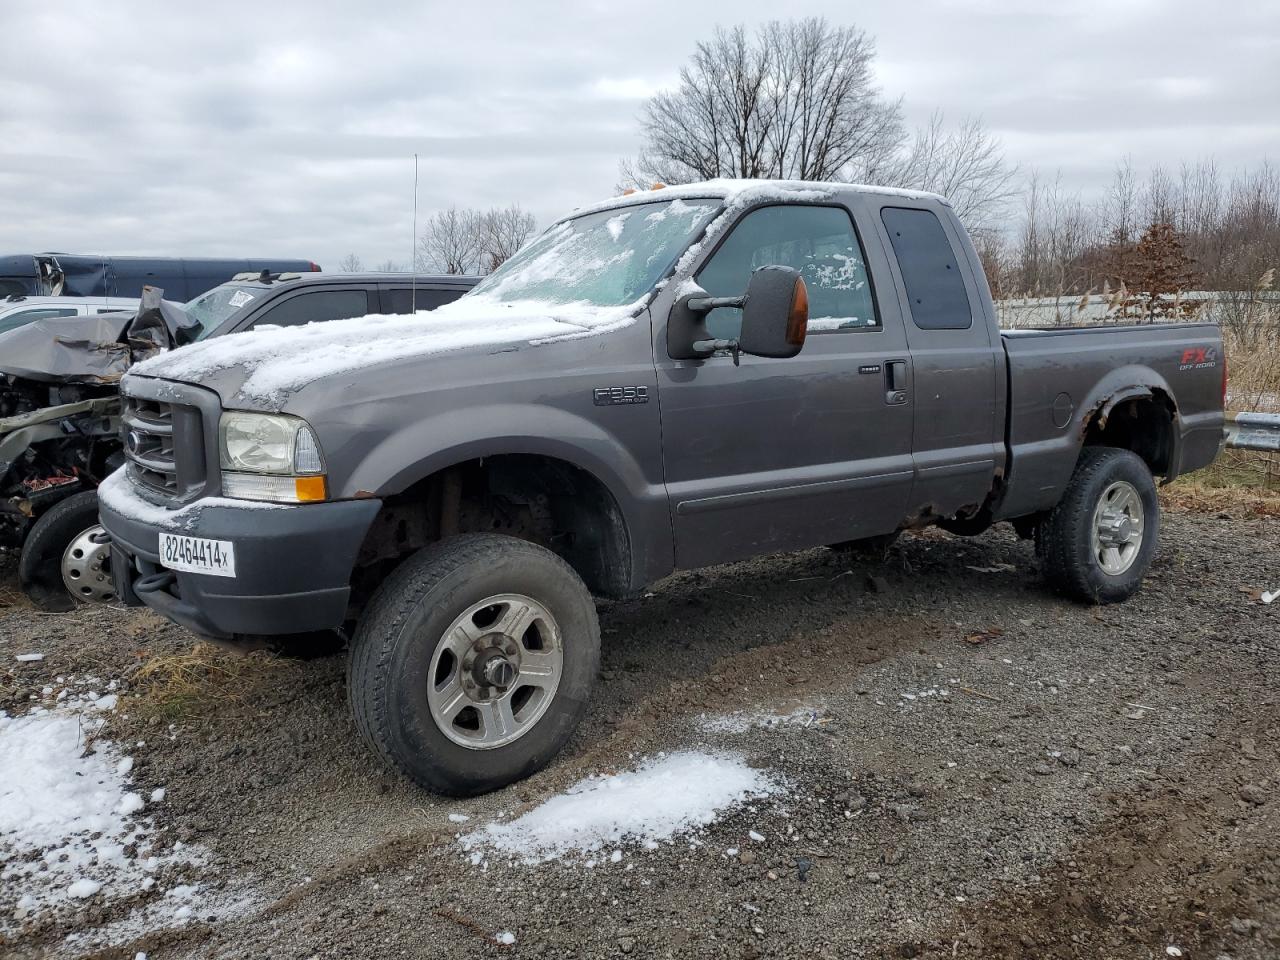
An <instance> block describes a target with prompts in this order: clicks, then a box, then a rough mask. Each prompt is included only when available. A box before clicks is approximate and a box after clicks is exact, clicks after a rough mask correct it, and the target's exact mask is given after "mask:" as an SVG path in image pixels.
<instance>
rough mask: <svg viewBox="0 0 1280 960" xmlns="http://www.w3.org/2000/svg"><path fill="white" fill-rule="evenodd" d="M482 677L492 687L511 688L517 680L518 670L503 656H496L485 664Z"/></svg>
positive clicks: (481, 672)
mask: <svg viewBox="0 0 1280 960" xmlns="http://www.w3.org/2000/svg"><path fill="white" fill-rule="evenodd" d="M480 675H481V676H482V677H483V678H484V682H485V683H487V684H489V686H492V687H503V688H506V687H509V686H511V683H512V681H514V680H515V678H516V668H515V666H514V665H513V664H512V663H511V661H510V660H508V659H507V658H506V657H504V656H503V655H502V654H500V653H499V654H495V655H494V656H492V657H490V658H489V659H488V660H486V661H485V662H484V666H483V667H482V668H481V671H480Z"/></svg>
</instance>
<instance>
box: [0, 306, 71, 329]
mask: <svg viewBox="0 0 1280 960" xmlns="http://www.w3.org/2000/svg"><path fill="white" fill-rule="evenodd" d="M75 315H76V311H75V310H74V309H68V308H65V307H46V308H44V309H39V310H19V311H18V312H17V313H11V314H9V316H7V317H0V331H5V330H16V329H17V328H18V327H21V326H24V325H25V324H28V323H31V322H32V321H35V320H47V319H49V318H50V317H74V316H75Z"/></svg>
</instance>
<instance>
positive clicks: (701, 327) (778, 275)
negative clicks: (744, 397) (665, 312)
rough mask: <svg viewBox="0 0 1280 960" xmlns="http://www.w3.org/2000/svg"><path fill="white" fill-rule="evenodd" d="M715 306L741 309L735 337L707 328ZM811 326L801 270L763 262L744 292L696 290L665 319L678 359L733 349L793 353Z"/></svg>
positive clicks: (669, 343)
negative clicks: (719, 293)
mask: <svg viewBox="0 0 1280 960" xmlns="http://www.w3.org/2000/svg"><path fill="white" fill-rule="evenodd" d="M717 307H733V308H738V309H741V310H742V330H741V332H740V333H739V335H738V339H736V340H717V339H715V338H713V337H711V336H710V335H709V334H708V333H707V326H706V316H707V314H708V313H710V312H711V311H712V310H715V309H716V308H717ZM808 327H809V292H808V290H806V289H805V285H804V279H803V278H802V277H801V276H800V272H799V271H798V270H795V269H793V268H791V267H780V266H769V267H759V268H757V269H756V270H755V271H753V272H752V274H751V280H750V282H749V283H748V284H747V292H746V293H745V294H743V295H742V296H740V297H712V296H708V295H707V293H706V292H705V291H702V290H694V291H692V292H690V293H687V294H685V295H684V296H683V297H681V298H680V299H679V300H677V301H676V304H675V306H674V307H673V308H672V311H671V317H670V320H669V321H668V323H667V347H668V352H669V353H670V355H671V356H672V357H673V358H675V359H681V360H693V359H698V358H701V357H709V356H711V355H712V354H713V353H715V352H716V351H717V350H730V351H732V353H733V362H734V363H737V362H738V356H739V354H741V353H747V354H751V355H752V356H756V357H794V356H795V355H796V354H797V353H799V352H800V348H801V347H803V346H804V339H805V334H806V333H807V332H808Z"/></svg>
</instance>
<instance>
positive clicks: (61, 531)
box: [18, 490, 98, 613]
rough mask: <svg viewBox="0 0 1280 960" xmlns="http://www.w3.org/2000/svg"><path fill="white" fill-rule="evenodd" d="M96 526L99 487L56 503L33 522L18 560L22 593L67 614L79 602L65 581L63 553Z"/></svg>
mask: <svg viewBox="0 0 1280 960" xmlns="http://www.w3.org/2000/svg"><path fill="white" fill-rule="evenodd" d="M97 525H98V492H97V491H96V490H85V491H82V492H81V493H77V494H73V495H72V496H70V497H67V499H65V500H63V501H61V502H60V503H56V504H54V505H53V506H52V507H50V508H49V510H48V511H46V512H45V513H43V514H41V515H40V517H39V518H38V519H37V520H36V522H35V523H34V524H33V525H32V527H31V532H30V533H29V534H28V535H27V540H26V543H24V544H23V545H22V556H21V558H20V559H19V560H18V579H19V580H20V581H21V582H22V590H23V592H24V593H25V594H26V595H27V596H28V597H29V598H30V599H31V602H32V603H34V604H35V605H36V606H37V607H39V608H40V609H41V610H47V611H49V612H52V613H65V612H66V611H68V610H74V609H75V607H76V604H77V603H79V602H80V601H79V600H78V599H76V598H75V597H73V596H72V595H71V594H70V593H68V592H67V587H66V584H65V583H63V582H62V555H63V554H64V553H65V552H66V550H67V547H68V546H70V545H71V541H72V540H74V539H75V538H76V537H78V536H80V534H82V533H84V532H85V531H86V530H88V529H89V528H90V527H95V526H97Z"/></svg>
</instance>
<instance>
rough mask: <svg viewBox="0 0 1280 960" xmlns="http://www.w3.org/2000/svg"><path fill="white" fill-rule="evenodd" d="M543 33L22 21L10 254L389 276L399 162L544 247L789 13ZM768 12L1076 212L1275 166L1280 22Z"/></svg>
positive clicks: (1217, 14) (1017, 11)
mask: <svg viewBox="0 0 1280 960" xmlns="http://www.w3.org/2000/svg"><path fill="white" fill-rule="evenodd" d="M549 11H550V8H545V7H540V6H538V5H528V4H517V3H514V2H511V0H500V2H498V3H495V4H490V5H489V6H487V7H485V8H484V9H483V11H480V10H478V9H477V8H475V7H469V6H466V5H453V6H447V5H439V4H431V5H424V4H419V3H413V2H410V0H399V2H389V3H387V4H385V5H383V6H382V7H379V8H378V11H377V14H376V15H374V14H372V13H370V12H369V11H368V9H367V8H363V7H359V6H353V5H351V4H347V3H340V2H337V0H308V2H306V3H285V4H277V5H274V6H272V7H271V8H270V10H269V11H267V10H265V9H264V8H263V7H262V6H261V4H256V3H249V2H247V0H228V2H227V3H224V4H221V5H219V7H218V9H217V12H216V16H215V15H213V14H210V13H209V12H208V11H203V10H197V9H196V8H187V7H183V6H181V5H180V6H177V7H175V6H174V5H172V4H168V3H161V2H159V0H137V2H135V3H133V4H131V5H130V7H129V10H128V12H127V14H126V13H122V12H121V11H120V10H119V9H117V8H115V7H113V6H112V5H109V4H101V3H99V2H96V0H63V2H60V3H57V4H19V5H17V6H16V7H15V8H14V9H12V10H9V11H7V16H6V20H5V36H6V38H7V39H9V41H10V42H9V43H8V44H7V45H6V48H5V56H4V57H3V59H2V60H0V102H3V103H4V105H5V109H4V110H3V111H2V112H0V210H2V211H3V213H2V214H0V252H6V253H7V252H19V251H31V250H45V249H59V250H69V251H78V252H86V253H88V252H104V253H152V254H188V255H198V254H240V255H246V256H272V255H276V256H301V257H307V258H311V259H316V260H319V261H320V262H321V263H322V264H324V265H327V266H330V267H332V266H333V265H334V264H336V262H337V261H338V259H339V258H341V257H342V255H343V254H345V253H347V252H351V251H354V252H356V253H358V254H359V255H360V256H361V257H362V259H363V260H364V262H365V263H367V264H372V263H376V262H378V261H379V260H383V259H386V258H388V257H390V258H393V259H396V260H400V261H403V260H405V259H406V258H407V256H408V248H409V238H410V234H411V229H410V218H411V213H410V211H411V201H412V197H411V190H412V182H413V168H412V155H413V154H414V153H415V152H416V153H418V154H419V155H420V158H421V167H422V189H421V205H422V207H423V209H425V210H428V211H429V210H431V209H433V208H438V207H441V206H446V205H448V204H450V203H457V204H461V205H467V206H489V205H501V204H506V203H511V202H519V203H521V204H522V205H523V206H524V207H525V208H526V209H528V210H530V211H531V212H533V213H534V214H535V216H537V217H538V219H539V221H540V222H541V223H544V224H545V223H546V222H548V221H549V220H550V219H552V218H553V217H555V216H558V215H559V214H561V213H563V212H565V211H566V210H568V209H571V208H572V207H575V206H578V205H580V204H583V203H586V202H589V201H591V200H594V199H598V198H600V197H604V196H608V195H609V194H610V193H612V192H613V187H614V185H615V183H616V182H617V178H618V167H617V164H618V160H619V159H620V158H622V157H625V156H628V155H630V154H632V153H634V152H635V150H636V149H637V147H638V145H639V142H638V130H637V126H638V124H637V115H638V111H639V106H640V104H641V102H642V101H643V98H644V97H645V96H648V95H650V94H651V93H652V92H653V91H654V90H656V89H658V88H660V87H661V86H662V85H663V84H666V83H671V82H674V78H675V77H676V76H677V75H678V71H679V68H680V66H681V65H682V63H683V62H684V61H685V60H686V58H687V57H688V55H689V53H690V52H691V51H692V49H693V47H694V45H695V43H696V42H697V41H698V40H699V39H702V38H705V37H707V36H709V35H710V34H711V32H712V31H713V29H714V27H715V25H716V22H717V20H719V19H727V20H728V22H734V21H741V22H746V23H759V22H761V21H763V20H765V19H768V18H769V17H774V16H778V15H779V14H780V12H781V8H779V7H777V5H776V4H769V3H765V2H764V0H742V2H740V3H739V4H737V5H735V6H734V7H733V8H732V9H730V8H726V7H723V6H717V5H695V4H689V3H687V2H675V0H654V2H653V3H651V4H650V5H649V6H647V7H646V8H645V9H644V10H643V11H637V10H635V9H632V8H627V7H618V6H617V5H616V4H606V3H603V2H599V0H567V2H565V3H563V4H560V5H559V6H558V7H556V8H555V11H554V12H549ZM785 12H786V15H789V16H790V15H794V16H802V15H807V14H812V13H824V14H825V15H827V16H828V17H829V18H830V19H831V20H833V21H835V22H839V23H849V22H856V23H857V25H859V26H861V27H863V28H864V29H866V30H867V31H868V32H869V33H871V34H872V35H873V36H875V37H876V39H877V41H878V44H879V50H880V54H881V60H880V65H879V71H878V75H879V76H880V78H881V81H882V82H883V84H884V85H885V87H886V92H887V93H890V94H892V95H902V96H904V98H905V101H904V105H905V109H906V111H907V114H908V117H909V119H911V120H913V121H920V120H923V119H925V118H927V117H928V115H929V114H930V113H932V112H933V110H934V109H936V108H941V109H943V110H944V111H946V112H947V114H948V115H950V116H952V117H959V116H961V115H964V114H967V113H977V114H981V115H982V116H983V117H984V118H985V120H986V121H987V123H988V124H989V125H990V126H991V127H992V128H994V129H996V130H997V131H999V132H1001V133H1002V134H1005V135H1006V138H1007V143H1008V148H1009V153H1010V156H1011V159H1013V160H1015V161H1019V162H1022V163H1024V164H1027V163H1035V164H1040V165H1044V166H1047V167H1049V168H1050V170H1052V169H1053V168H1056V167H1061V168H1062V169H1063V174H1064V179H1065V180H1066V185H1067V186H1068V187H1074V186H1081V187H1086V188H1087V187H1090V186H1092V185H1093V183H1094V179H1095V174H1094V173H1093V172H1092V171H1094V170H1095V168H1097V169H1102V168H1105V169H1109V168H1110V166H1112V165H1113V164H1114V163H1115V162H1116V161H1117V160H1119V159H1120V158H1121V157H1122V156H1124V155H1126V154H1129V155H1131V156H1132V157H1133V160H1134V162H1135V164H1137V165H1138V166H1139V167H1142V166H1144V165H1149V164H1151V163H1154V162H1164V163H1167V164H1176V163H1177V162H1178V160H1180V159H1182V158H1188V159H1191V158H1194V157H1195V156H1197V155H1199V154H1201V153H1204V152H1205V151H1207V150H1210V149H1211V150H1213V151H1214V152H1215V153H1216V155H1217V158H1218V160H1219V163H1220V165H1221V166H1222V167H1223V168H1224V169H1231V168H1232V167H1234V166H1237V165H1239V164H1242V163H1248V162H1253V163H1256V162H1257V161H1259V160H1260V159H1262V157H1263V156H1264V155H1265V153H1266V151H1267V150H1271V151H1272V152H1273V153H1274V152H1275V150H1276V145H1277V144H1280V121H1277V120H1276V119H1274V117H1275V111H1274V104H1273V103H1271V102H1270V101H1271V99H1272V91H1274V90H1276V89H1280V57H1277V56H1273V55H1271V54H1273V53H1274V52H1275V51H1276V50H1277V49H1280V8H1277V7H1276V5H1274V4H1251V5H1239V6H1238V7H1236V8H1233V9H1229V10H1228V9H1223V8H1217V7H1213V6H1212V5H1207V4H1204V3H1203V2H1194V3H1193V2H1191V0H1131V2H1126V3H1124V4H1123V5H1121V6H1119V7H1117V6H1116V5H1115V4H1114V3H1112V2H1110V0H1106V2H1104V0H1069V2H1066V3H1062V4H1055V5H1054V6H1053V7H1052V8H1045V7H1044V6H1043V5H1033V6H1030V7H1028V6H1027V5H1026V4H1025V3H1023V2H1021V0H922V2H921V3H919V4H917V5H915V6H913V7H912V8H911V12H910V16H904V14H903V7H902V5H901V4H900V3H897V2H890V0H875V2H868V3H864V4H858V5H856V6H854V7H850V6H849V5H848V4H841V3H837V2H835V0H799V2H797V3H795V4H793V5H792V6H790V7H788V8H787V9H786V11H785ZM1136 36H1140V37H1141V42H1135V39H1134V38H1135V37H1136ZM15 38H20V41H19V40H17V39H15ZM1184 70H1185V71H1186V72H1185V73H1184V72H1183V71H1184ZM1273 159H1274V157H1273ZM1077 171H1080V178H1079V179H1073V178H1075V177H1076V176H1077Z"/></svg>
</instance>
